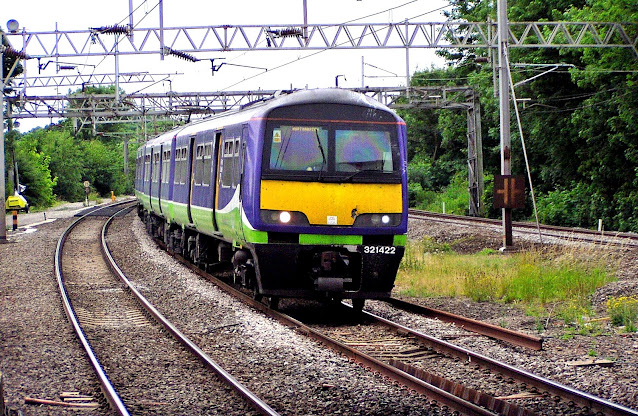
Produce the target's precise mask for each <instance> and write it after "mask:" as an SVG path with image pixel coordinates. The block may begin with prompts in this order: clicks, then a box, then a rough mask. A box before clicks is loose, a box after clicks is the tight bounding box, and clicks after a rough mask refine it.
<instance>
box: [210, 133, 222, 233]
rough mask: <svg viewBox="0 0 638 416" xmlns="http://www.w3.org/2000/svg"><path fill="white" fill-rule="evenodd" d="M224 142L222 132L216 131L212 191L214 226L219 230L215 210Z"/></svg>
mask: <svg viewBox="0 0 638 416" xmlns="http://www.w3.org/2000/svg"><path fill="white" fill-rule="evenodd" d="M221 143H222V132H221V131H218V132H215V140H213V169H212V172H211V174H212V177H211V179H212V182H211V192H212V193H213V195H212V196H213V227H214V228H215V231H219V227H218V225H217V215H216V214H215V211H216V210H217V204H218V200H217V192H218V188H219V180H218V178H219V161H220V149H221V148H222V147H221Z"/></svg>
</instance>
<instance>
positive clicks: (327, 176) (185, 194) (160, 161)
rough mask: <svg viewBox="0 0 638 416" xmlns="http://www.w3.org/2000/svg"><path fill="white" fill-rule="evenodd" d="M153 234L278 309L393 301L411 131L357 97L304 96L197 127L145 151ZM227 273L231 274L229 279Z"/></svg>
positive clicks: (147, 218) (142, 160)
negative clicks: (304, 303)
mask: <svg viewBox="0 0 638 416" xmlns="http://www.w3.org/2000/svg"><path fill="white" fill-rule="evenodd" d="M135 195H136V198H137V201H138V204H137V207H138V208H137V209H138V214H139V215H140V217H141V218H142V219H143V221H144V223H145V225H146V229H147V231H148V232H149V233H150V234H151V235H152V236H154V237H156V238H159V239H162V240H163V241H164V243H165V244H166V247H167V249H168V250H169V251H172V252H175V253H177V254H179V255H181V256H183V257H185V258H187V259H188V260H190V261H191V262H193V263H194V264H196V265H197V266H198V267H200V268H203V269H210V270H213V269H215V268H219V267H222V268H223V267H228V269H227V270H228V271H230V270H231V268H232V280H233V282H232V283H235V284H237V285H240V286H243V287H245V288H246V290H249V291H251V293H252V294H253V295H254V297H255V298H256V299H259V300H262V301H264V300H265V301H266V302H267V304H268V305H270V306H271V307H273V308H276V307H277V305H278V302H279V300H280V299H281V298H303V299H308V298H310V299H319V300H321V299H328V300H341V299H352V305H353V307H354V308H355V309H357V310H360V309H362V308H363V306H364V302H365V300H366V299H379V298H387V297H389V296H390V293H391V291H392V288H393V287H394V282H395V279H396V275H397V271H398V268H399V264H400V262H401V259H402V257H403V255H404V251H405V245H406V240H407V221H408V210H407V207H408V200H407V130H406V124H405V122H404V121H403V120H402V119H401V118H400V117H399V116H398V115H397V114H396V113H395V112H394V111H392V110H391V109H389V108H388V107H387V106H385V105H383V104H382V103H380V102H378V101H376V100H374V99H372V98H370V97H368V96H366V95H364V94H360V93H357V92H354V91H350V90H345V89H338V88H329V89H307V90H299V91H295V92H291V93H288V94H281V95H279V96H277V97H275V98H272V99H269V100H264V101H261V102H255V103H252V104H250V105H245V106H243V107H242V108H240V109H236V110H229V111H226V112H223V113H219V114H216V115H213V116H208V117H206V118H202V119H199V120H196V121H192V122H190V123H188V124H185V125H183V126H180V127H177V128H175V129H173V130H171V131H168V132H165V133H163V134H161V135H159V136H158V137H156V138H154V139H151V140H149V141H148V142H146V143H145V144H144V145H142V146H140V148H139V149H138V151H137V157H136V171H135ZM228 275H229V276H230V273H228Z"/></svg>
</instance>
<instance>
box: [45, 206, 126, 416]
mask: <svg viewBox="0 0 638 416" xmlns="http://www.w3.org/2000/svg"><path fill="white" fill-rule="evenodd" d="M130 202H131V201H126V202H118V203H116V204H111V205H106V206H104V207H101V208H98V209H96V210H93V211H91V212H88V213H86V214H84V215H83V216H82V217H80V218H78V219H77V220H76V221H74V222H73V223H72V224H71V225H70V226H69V227H68V228H67V229H66V230H65V231H64V232H63V233H62V236H61V237H60V239H59V240H58V244H57V247H56V249H55V257H54V267H55V276H56V278H57V281H58V287H59V289H60V295H61V297H62V306H63V307H64V312H65V313H66V316H67V318H68V319H69V322H70V323H71V325H72V326H73V330H74V331H75V334H76V335H77V337H78V339H79V340H80V343H81V344H82V346H83V347H84V351H85V352H86V354H87V356H88V358H89V361H90V363H91V366H92V367H93V370H94V371H95V374H96V375H97V377H98V381H99V383H100V389H101V390H102V393H103V394H104V397H105V398H106V400H107V402H108V403H109V405H110V407H111V409H112V410H113V411H114V412H116V414H117V415H119V416H128V415H129V412H128V410H127V409H126V406H124V403H122V399H121V398H120V396H119V395H118V394H117V392H116V391H115V388H114V387H113V385H112V384H111V382H110V380H109V379H108V377H107V375H106V373H105V372H104V369H103V368H102V365H101V364H100V362H99V360H98V359H97V357H96V356H95V353H94V352H93V349H92V348H91V344H90V343H89V341H88V339H87V338H86V336H85V335H84V331H82V328H81V327H80V323H79V322H78V319H77V316H76V314H75V311H74V310H73V306H72V305H71V302H70V301H69V296H68V293H67V291H66V288H65V286H64V275H63V273H62V249H63V247H64V243H65V242H66V240H67V238H68V236H69V234H71V231H73V229H74V228H75V227H76V226H77V225H78V224H80V222H82V221H84V220H85V219H86V217H88V216H91V215H92V214H93V213H94V212H96V211H100V210H102V209H105V208H110V207H113V206H114V205H120V204H125V203H130Z"/></svg>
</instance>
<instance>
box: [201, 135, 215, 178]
mask: <svg viewBox="0 0 638 416" xmlns="http://www.w3.org/2000/svg"><path fill="white" fill-rule="evenodd" d="M212 167H213V144H212V143H208V144H206V145H204V165H203V178H202V184H203V185H210V173H211V169H212Z"/></svg>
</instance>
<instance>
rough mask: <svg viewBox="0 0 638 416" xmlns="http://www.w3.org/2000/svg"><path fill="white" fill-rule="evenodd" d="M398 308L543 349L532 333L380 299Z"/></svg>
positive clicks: (395, 300) (533, 348)
mask: <svg viewBox="0 0 638 416" xmlns="http://www.w3.org/2000/svg"><path fill="white" fill-rule="evenodd" d="M381 300H382V301H384V302H386V303H389V304H391V305H393V306H395V307H397V308H399V309H402V310H405V311H408V312H412V313H416V314H419V315H422V316H425V317H428V318H436V319H439V320H441V321H443V322H450V323H453V324H455V325H456V326H458V327H460V328H463V329H466V330H468V331H472V332H476V333H479V334H481V335H485V336H488V337H490V338H495V339H498V340H501V341H505V342H508V343H510V344H514V345H518V346H521V347H525V348H530V349H532V350H536V351H540V350H542V349H543V339H542V338H539V337H535V336H533V335H529V334H525V333H523V332H519V331H513V330H511V329H507V328H502V327H500V326H497V325H492V324H488V323H487V322H482V321H478V320H476V319H471V318H468V317H466V316H461V315H456V314H453V313H450V312H446V311H442V310H439V309H434V308H428V307H426V306H422V305H417V304H415V303H410V302H406V301H404V300H401V299H397V298H389V299H381Z"/></svg>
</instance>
